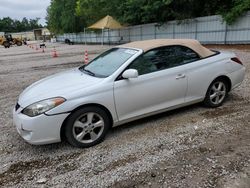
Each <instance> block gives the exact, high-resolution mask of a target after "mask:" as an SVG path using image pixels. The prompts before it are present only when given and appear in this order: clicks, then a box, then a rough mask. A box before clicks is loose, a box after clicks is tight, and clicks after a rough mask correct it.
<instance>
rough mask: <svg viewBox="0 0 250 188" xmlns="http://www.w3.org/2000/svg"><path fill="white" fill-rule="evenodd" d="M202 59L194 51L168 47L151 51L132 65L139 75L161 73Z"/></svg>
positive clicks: (181, 47) (182, 47)
mask: <svg viewBox="0 0 250 188" xmlns="http://www.w3.org/2000/svg"><path fill="white" fill-rule="evenodd" d="M198 59H200V57H199V55H198V54H197V53H195V52H194V51H193V50H191V49H189V48H187V47H184V46H166V47H161V48H157V49H154V50H150V51H148V52H146V53H145V54H143V55H141V56H140V57H138V58H137V59H136V60H135V61H134V62H132V63H131V64H130V66H129V67H128V68H129V69H136V70H137V71H138V73H139V75H143V74H148V73H152V72H155V71H160V70H164V69H168V68H172V67H176V66H179V65H183V64H186V63H188V62H191V61H195V60H198Z"/></svg>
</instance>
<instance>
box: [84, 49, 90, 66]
mask: <svg viewBox="0 0 250 188" xmlns="http://www.w3.org/2000/svg"><path fill="white" fill-rule="evenodd" d="M88 63H89V55H88V51H87V50H85V52H84V64H86V65H87V64H88Z"/></svg>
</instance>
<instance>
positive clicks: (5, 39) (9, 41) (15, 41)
mask: <svg viewBox="0 0 250 188" xmlns="http://www.w3.org/2000/svg"><path fill="white" fill-rule="evenodd" d="M22 44H23V43H22V40H21V39H19V38H12V35H11V34H5V35H4V36H2V37H0V45H3V46H4V47H5V48H9V47H10V46H11V45H17V46H22Z"/></svg>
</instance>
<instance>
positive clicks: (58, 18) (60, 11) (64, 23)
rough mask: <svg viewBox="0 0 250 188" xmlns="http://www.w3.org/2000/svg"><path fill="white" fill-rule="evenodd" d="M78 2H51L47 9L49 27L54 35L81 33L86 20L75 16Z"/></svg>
mask: <svg viewBox="0 0 250 188" xmlns="http://www.w3.org/2000/svg"><path fill="white" fill-rule="evenodd" d="M75 8H76V0H51V4H50V6H49V7H48V9H47V18H46V19H47V25H48V28H49V29H50V31H51V32H54V33H64V32H66V33H71V32H79V31H81V29H83V27H84V25H85V24H84V20H83V19H81V17H80V16H76V14H75Z"/></svg>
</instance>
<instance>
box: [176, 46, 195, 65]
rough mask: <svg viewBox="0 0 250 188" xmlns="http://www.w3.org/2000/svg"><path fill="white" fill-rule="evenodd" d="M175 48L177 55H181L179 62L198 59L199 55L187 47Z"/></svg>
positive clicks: (183, 62)
mask: <svg viewBox="0 0 250 188" xmlns="http://www.w3.org/2000/svg"><path fill="white" fill-rule="evenodd" d="M176 48H177V51H178V55H179V56H181V57H182V63H181V64H186V63H189V62H192V61H196V60H199V59H200V56H199V55H198V54H197V53H196V52H194V51H193V50H191V49H190V48H188V47H185V46H176Z"/></svg>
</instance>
